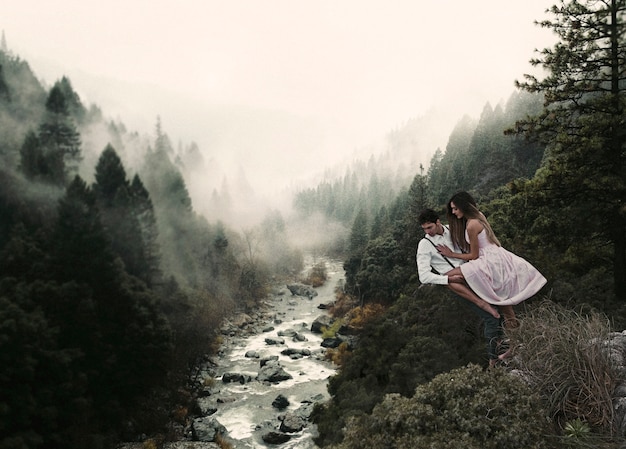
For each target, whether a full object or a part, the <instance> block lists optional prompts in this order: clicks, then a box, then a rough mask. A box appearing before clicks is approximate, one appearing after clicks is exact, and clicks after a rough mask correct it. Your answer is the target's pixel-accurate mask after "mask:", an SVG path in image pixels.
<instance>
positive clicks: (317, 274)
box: [302, 262, 328, 287]
mask: <svg viewBox="0 0 626 449" xmlns="http://www.w3.org/2000/svg"><path fill="white" fill-rule="evenodd" d="M327 279H328V273H327V272H326V263H325V262H318V263H317V264H315V265H314V266H313V267H312V268H311V271H310V272H309V274H308V275H307V277H306V278H305V279H304V280H303V281H302V282H303V283H304V284H307V285H310V286H312V287H321V286H322V285H324V283H325V282H326V280H327Z"/></svg>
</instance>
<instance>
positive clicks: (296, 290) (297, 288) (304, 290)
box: [287, 284, 317, 299]
mask: <svg viewBox="0 0 626 449" xmlns="http://www.w3.org/2000/svg"><path fill="white" fill-rule="evenodd" d="M287 288H288V289H289V291H290V292H291V294H292V295H294V296H304V297H305V298H309V299H313V298H314V297H316V296H317V292H316V291H315V290H314V289H313V288H312V287H309V286H308V285H304V284H289V285H287Z"/></svg>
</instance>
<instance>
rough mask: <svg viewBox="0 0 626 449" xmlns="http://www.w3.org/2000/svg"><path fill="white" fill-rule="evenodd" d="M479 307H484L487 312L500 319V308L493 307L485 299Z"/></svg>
mask: <svg viewBox="0 0 626 449" xmlns="http://www.w3.org/2000/svg"><path fill="white" fill-rule="evenodd" d="M479 307H480V308H481V309H483V310H484V311H485V312H487V313H489V314H490V315H491V316H493V317H494V318H497V319H500V313H498V309H496V308H495V307H493V306H492V305H491V304H489V303H488V302H486V301H483V304H480V305H479Z"/></svg>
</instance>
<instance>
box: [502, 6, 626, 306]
mask: <svg viewBox="0 0 626 449" xmlns="http://www.w3.org/2000/svg"><path fill="white" fill-rule="evenodd" d="M549 11H550V12H551V14H552V16H553V18H552V19H551V20H544V21H542V22H540V25H541V26H542V27H545V28H549V29H551V30H552V31H553V32H554V33H555V34H556V35H557V36H558V38H559V41H558V42H557V43H556V44H555V45H554V47H553V48H546V49H544V50H543V51H541V52H540V56H539V57H538V58H536V59H533V60H532V61H531V63H532V64H533V65H536V66H542V67H543V68H545V69H547V71H548V73H549V74H548V75H547V76H546V77H545V78H544V79H542V80H539V79H537V78H536V77H534V76H531V75H525V81H524V82H518V83H517V84H518V86H519V87H521V88H522V89H524V90H527V91H529V92H540V93H543V94H544V96H545V107H544V110H543V111H542V113H541V114H539V115H538V116H535V117H533V118H531V119H528V120H523V121H520V122H518V123H517V124H516V128H515V130H512V131H511V132H513V131H516V132H521V133H526V134H528V135H532V136H536V137H538V138H540V139H541V140H542V141H543V142H546V143H547V145H548V148H547V153H546V158H545V163H544V166H543V167H542V169H541V170H540V171H539V172H538V173H537V177H536V178H535V180H534V182H533V185H532V187H533V189H534V192H535V193H534V200H535V201H537V202H542V203H543V204H547V205H552V206H553V207H558V208H559V214H558V218H557V219H558V220H561V221H565V222H570V223H576V226H569V228H568V229H569V230H568V232H569V234H570V235H571V236H572V238H573V239H574V240H575V239H590V238H592V239H596V241H597V242H596V243H597V244H598V245H603V244H605V243H609V244H611V245H612V246H613V248H614V249H613V274H614V287H615V293H616V295H617V296H618V297H620V298H622V299H623V298H626V276H624V273H626V208H625V207H624V198H626V153H625V151H624V149H625V144H626V126H625V124H624V120H625V116H624V103H625V101H626V46H625V45H624V44H625V40H624V32H625V31H626V22H625V19H626V1H624V0H610V1H606V2H598V1H592V0H582V1H578V0H573V1H564V0H563V1H561V2H560V4H559V5H555V6H553V7H552V8H551V9H550V10H549ZM589 227H592V228H593V229H594V230H595V231H596V232H595V233H593V234H592V235H589V233H588V229H589ZM574 228H578V230H579V231H577V229H574Z"/></svg>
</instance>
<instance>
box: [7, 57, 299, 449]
mask: <svg viewBox="0 0 626 449" xmlns="http://www.w3.org/2000/svg"><path fill="white" fill-rule="evenodd" d="M0 67H1V69H0V133H1V134H2V144H1V145H0V162H1V163H0V362H1V363H0V390H1V391H2V392H3V394H2V397H1V398H0V447H2V448H7V449H8V448H16V447H20V448H24V449H36V448H39V447H46V448H51V449H54V448H60V447H63V448H69V449H73V448H83V447H93V448H95V449H98V448H104V447H112V446H113V445H114V443H115V442H116V441H119V439H120V438H129V437H135V436H136V435H139V434H142V433H145V434H154V433H157V432H160V431H162V430H163V429H164V424H165V423H166V421H167V419H168V410H174V408H175V407H174V405H175V404H177V403H178V402H176V401H177V400H178V399H177V397H178V396H179V395H177V394H174V392H175V391H177V390H178V388H179V387H181V386H183V387H186V386H187V381H188V376H189V373H190V369H191V367H193V366H194V365H195V364H196V363H197V361H198V359H199V358H200V357H201V356H203V355H205V354H206V353H207V352H208V351H211V350H214V349H215V341H216V340H217V338H216V337H217V334H218V329H219V326H220V324H221V321H222V319H223V317H224V316H225V314H227V313H231V312H232V311H234V310H235V309H237V308H241V307H245V306H246V303H248V302H249V300H250V299H252V300H253V301H258V300H259V299H260V298H261V297H263V296H264V295H265V292H266V283H267V281H268V279H269V277H270V272H269V271H268V270H267V268H266V265H265V264H264V263H263V262H262V261H255V262H257V263H256V264H254V265H252V266H249V265H246V264H245V263H243V262H245V260H244V261H241V260H238V259H237V257H236V256H237V254H236V251H235V250H236V244H233V242H237V237H238V236H237V235H236V234H235V233H234V232H232V231H231V230H230V229H228V228H226V227H225V226H224V225H223V224H220V223H217V224H215V225H211V224H209V223H208V222H207V220H206V219H204V218H202V217H199V216H197V215H196V214H195V213H194V212H193V207H192V203H191V198H190V196H189V193H188V191H187V187H186V185H185V180H184V178H183V176H182V174H181V173H180V171H179V169H178V168H177V166H176V164H174V163H173V162H172V159H173V158H174V152H173V150H172V148H171V145H170V142H169V139H168V138H167V135H166V134H165V133H164V132H163V131H162V129H161V127H160V122H159V123H158V124H157V133H156V138H155V140H154V149H151V148H150V146H149V145H150V144H149V142H148V140H144V139H143V138H140V137H139V136H138V134H137V133H128V132H127V131H126V128H125V127H124V125H123V124H122V123H105V122H104V120H103V118H102V117H103V115H102V114H101V113H100V111H99V108H97V107H96V106H92V107H90V108H86V107H84V106H83V104H82V103H81V101H80V98H79V96H78V95H77V94H76V92H75V91H74V90H73V88H72V86H71V83H70V81H69V79H67V78H62V79H61V80H59V81H58V82H56V83H55V84H54V85H53V86H52V88H51V89H49V90H47V89H45V88H43V87H42V86H41V85H40V84H39V82H38V81H37V79H36V77H35V76H34V75H33V74H32V72H31V71H30V68H29V67H28V64H26V63H25V62H23V61H21V60H20V59H19V58H17V57H14V56H13V55H12V54H9V53H6V52H4V51H1V50H0ZM84 136H86V138H85V137H84ZM102 137H104V138H109V139H110V142H113V143H114V144H115V146H114V145H113V144H111V143H109V144H107V145H105V146H104V145H103V146H104V151H100V150H101V148H95V147H96V146H97V144H96V143H94V142H99V141H101V139H102ZM131 153H132V154H131ZM84 156H86V157H84ZM129 161H131V162H132V163H133V164H132V166H133V169H134V170H136V172H135V173H134V174H133V175H132V176H128V175H127V173H129V172H128V171H127V167H128V165H126V164H127V163H128V162H129ZM94 168H95V170H94ZM94 171H95V173H94ZM77 173H80V174H81V175H78V174H77ZM83 174H86V176H82V175H83ZM88 179H89V180H92V181H93V183H92V184H90V182H88V181H87V180H88ZM144 182H145V184H144ZM273 223H278V224H277V225H276V227H274V228H273V229H274V230H275V231H276V232H275V236H276V237H275V239H274V242H275V243H277V242H279V241H280V239H282V238H283V237H284V235H285V233H284V232H285V229H284V227H283V228H281V227H280V226H279V224H280V223H279V220H276V221H274V222H273ZM282 247H283V248H284V251H283V252H279V251H275V253H274V254H276V255H278V254H284V255H285V256H284V257H282V256H281V257H280V258H277V260H279V261H280V263H281V264H282V267H287V266H290V267H291V268H290V269H293V270H296V271H299V270H300V269H301V265H299V264H301V263H302V262H301V255H300V254H298V253H297V252H295V251H291V249H290V248H288V247H286V245H284V244H283V245H282ZM276 248H278V243H277V246H276ZM277 266H278V265H276V267H277ZM272 268H275V267H272ZM283 269H285V270H287V269H286V268H283ZM246 295H248V296H249V297H248V296H246ZM248 305H249V304H248ZM170 401H171V402H172V406H171V407H170V406H169V402H170ZM164 404H165V405H164ZM125 432H129V434H126V433H125Z"/></svg>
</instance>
